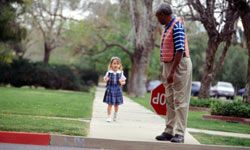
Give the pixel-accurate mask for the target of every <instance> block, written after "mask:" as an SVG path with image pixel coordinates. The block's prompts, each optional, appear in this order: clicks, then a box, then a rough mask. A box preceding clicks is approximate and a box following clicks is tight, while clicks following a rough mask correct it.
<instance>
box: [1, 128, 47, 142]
mask: <svg viewBox="0 0 250 150" xmlns="http://www.w3.org/2000/svg"><path fill="white" fill-rule="evenodd" d="M0 143H16V144H33V145H49V144H50V135H49V134H46V133H26V132H8V131H0Z"/></svg>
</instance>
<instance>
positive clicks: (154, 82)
mask: <svg viewBox="0 0 250 150" xmlns="http://www.w3.org/2000/svg"><path fill="white" fill-rule="evenodd" d="M160 84H161V81H160V80H152V81H149V82H148V85H147V92H151V91H152V90H153V89H155V88H156V87H157V86H158V85H160Z"/></svg>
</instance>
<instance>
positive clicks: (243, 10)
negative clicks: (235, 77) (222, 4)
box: [228, 0, 250, 103]
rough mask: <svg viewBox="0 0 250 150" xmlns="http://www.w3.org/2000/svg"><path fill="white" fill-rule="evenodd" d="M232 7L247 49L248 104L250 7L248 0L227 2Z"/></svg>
mask: <svg viewBox="0 0 250 150" xmlns="http://www.w3.org/2000/svg"><path fill="white" fill-rule="evenodd" d="M228 1H229V2H230V3H232V4H233V6H235V7H236V9H237V11H238V12H239V13H240V18H241V21H242V24H243V28H244V35H245V37H246V42H247V49H248V69H247V83H246V87H248V88H247V102H248V103H250V23H249V20H250V6H249V3H250V1H249V0H228Z"/></svg>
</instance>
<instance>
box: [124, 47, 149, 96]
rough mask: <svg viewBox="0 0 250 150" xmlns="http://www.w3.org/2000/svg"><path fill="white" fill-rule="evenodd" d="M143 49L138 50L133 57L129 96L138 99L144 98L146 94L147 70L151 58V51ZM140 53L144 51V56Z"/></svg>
mask: <svg viewBox="0 0 250 150" xmlns="http://www.w3.org/2000/svg"><path fill="white" fill-rule="evenodd" d="M141 49H142V50H138V49H137V50H136V53H135V54H134V55H133V58H132V59H133V61H132V69H131V75H130V80H129V88H128V93H129V95H131V96H136V97H144V95H145V93H146V81H147V68H148V63H149V59H150V56H151V50H145V48H144V47H141ZM143 49H144V50H143ZM138 51H144V52H143V53H144V54H140V53H138Z"/></svg>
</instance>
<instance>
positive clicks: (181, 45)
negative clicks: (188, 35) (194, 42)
mask: <svg viewBox="0 0 250 150" xmlns="http://www.w3.org/2000/svg"><path fill="white" fill-rule="evenodd" d="M175 19H176V18H175V17H174V18H173V19H172V20H171V21H170V22H169V23H168V25H166V28H165V31H164V34H165V33H166V32H167V30H168V28H169V27H170V26H171V25H172V23H173V22H174V20H175ZM173 39H174V53H176V51H182V52H183V51H184V50H185V30H184V26H183V24H181V23H180V22H179V21H178V22H176V23H175V25H174V28H173ZM162 43H163V42H162Z"/></svg>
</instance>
